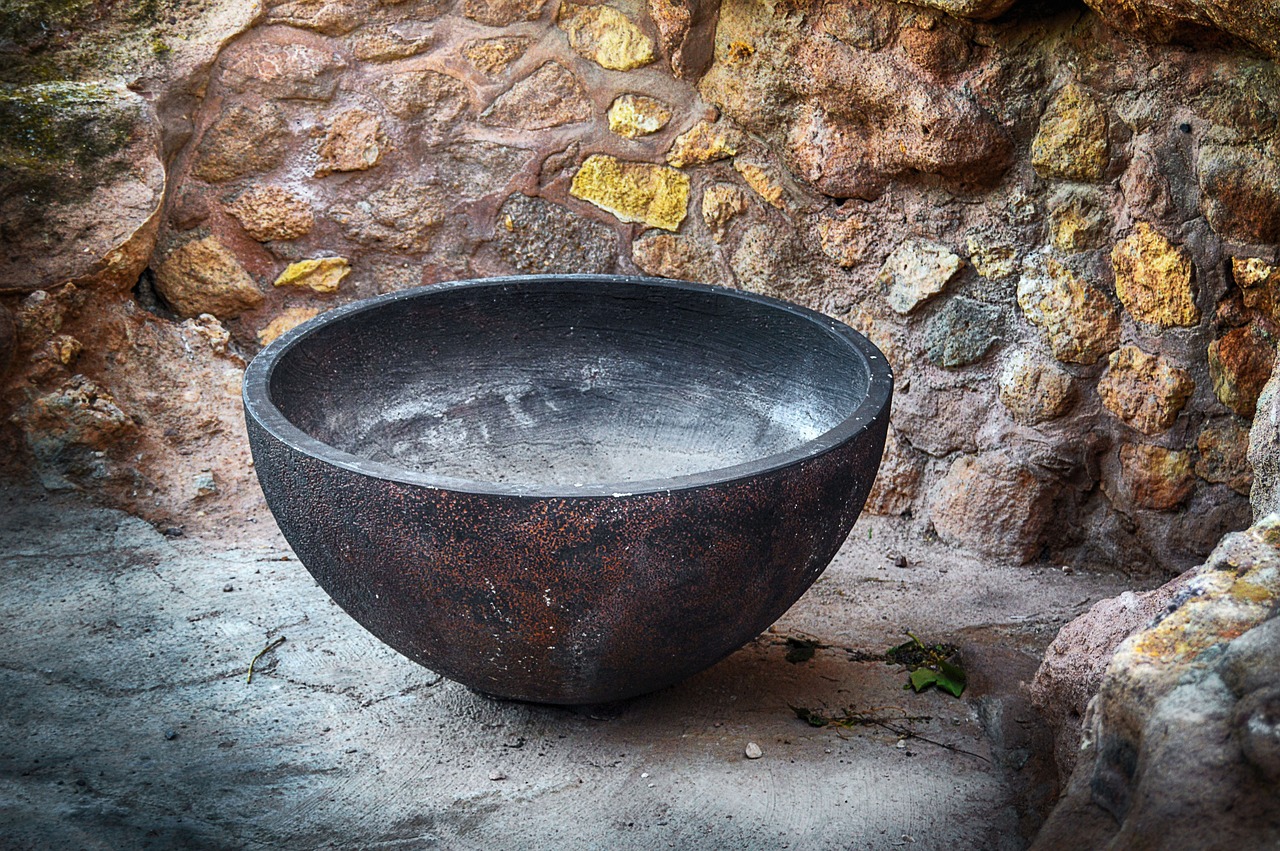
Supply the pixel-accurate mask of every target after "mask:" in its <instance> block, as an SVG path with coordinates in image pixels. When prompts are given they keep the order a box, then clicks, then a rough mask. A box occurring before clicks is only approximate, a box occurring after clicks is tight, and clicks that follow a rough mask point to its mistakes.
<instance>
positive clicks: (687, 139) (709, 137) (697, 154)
mask: <svg viewBox="0 0 1280 851" xmlns="http://www.w3.org/2000/svg"><path fill="white" fill-rule="evenodd" d="M741 144H742V135H741V134H740V133H738V132H737V131H735V130H732V129H729V128H726V127H725V126H724V125H722V124H713V123H711V122H710V121H699V122H698V123H697V124H695V125H693V127H692V128H691V129H690V130H689V131H688V132H686V133H682V134H680V135H679V136H677V137H676V140H675V141H674V142H672V143H671V150H670V151H668V152H667V164H668V165H672V166H675V167H676V168H684V167H685V166H690V165H706V164H707V163H710V162H715V161H716V160H723V159H727V158H728V157H731V156H733V155H734V154H736V153H738V147H739V146H740V145H741Z"/></svg>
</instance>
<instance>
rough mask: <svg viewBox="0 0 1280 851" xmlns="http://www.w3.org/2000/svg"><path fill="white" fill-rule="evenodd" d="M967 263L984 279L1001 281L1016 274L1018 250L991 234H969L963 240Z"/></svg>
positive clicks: (1011, 244)
mask: <svg viewBox="0 0 1280 851" xmlns="http://www.w3.org/2000/svg"><path fill="white" fill-rule="evenodd" d="M965 245H966V246H967V247H968V249H969V262H970V263H972V264H973V269H974V271H975V272H977V273H978V274H979V275H981V276H982V277H984V278H989V279H991V280H993V281H1003V280H1005V279H1006V278H1012V277H1013V276H1014V275H1016V274H1018V249H1017V248H1015V247H1014V245H1013V243H1012V242H1010V241H1008V240H1005V239H1001V238H1000V237H998V236H996V235H994V234H991V233H983V232H980V233H971V234H969V235H968V236H967V237H966V238H965Z"/></svg>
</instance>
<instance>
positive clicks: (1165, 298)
mask: <svg viewBox="0 0 1280 851" xmlns="http://www.w3.org/2000/svg"><path fill="white" fill-rule="evenodd" d="M1111 265H1112V267H1113V268H1114V269H1115V273H1116V295H1117V296H1119V298H1120V301H1121V303H1122V304H1124V306H1125V308H1126V309H1127V310H1128V311H1129V313H1131V314H1132V315H1133V317H1134V318H1135V319H1137V320H1139V321H1141V322H1148V323H1150V324H1152V325H1160V326H1163V327H1166V328H1169V327H1172V326H1175V325H1195V324H1196V323H1197V322H1199V321H1200V310H1199V308H1197V307H1196V302H1195V294H1194V293H1193V292H1192V290H1191V256H1190V255H1189V254H1187V252H1186V249H1184V248H1181V247H1180V246H1176V245H1174V244H1173V243H1172V242H1170V241H1169V240H1168V239H1166V238H1165V237H1164V236H1163V235H1161V234H1160V233H1159V232H1158V231H1157V230H1156V229H1155V228H1153V227H1151V225H1149V224H1147V223H1146V222H1139V223H1138V227H1137V229H1136V230H1135V231H1134V232H1133V233H1132V234H1130V235H1129V236H1128V237H1127V238H1126V239H1124V240H1122V241H1121V242H1118V243H1116V245H1115V247H1114V248H1113V249H1112V250H1111Z"/></svg>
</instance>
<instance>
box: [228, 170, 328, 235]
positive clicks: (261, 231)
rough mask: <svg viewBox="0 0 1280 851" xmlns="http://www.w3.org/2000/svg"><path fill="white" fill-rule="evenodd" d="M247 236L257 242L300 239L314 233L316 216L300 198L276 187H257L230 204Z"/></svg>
mask: <svg viewBox="0 0 1280 851" xmlns="http://www.w3.org/2000/svg"><path fill="white" fill-rule="evenodd" d="M226 209H227V212H228V213H230V214H231V215H232V216H234V217H235V219H236V221H238V222H239V223H240V226H241V227H242V228H244V230H245V233H247V234H249V236H251V237H253V238H254V239H256V240H258V242H270V241H272V240H276V239H297V238H298V237H300V236H304V235H306V234H308V233H310V232H311V228H312V227H314V225H315V216H314V215H313V214H312V212H311V205H309V204H308V203H307V202H306V200H305V199H303V198H302V197H301V196H299V195H295V194H294V193H293V192H290V191H289V190H288V189H285V188H283V187H280V186H276V185H274V184H269V183H266V184H262V183H260V184H255V185H253V186H251V187H249V188H248V189H246V190H245V191H244V192H242V193H240V194H239V195H237V196H236V198H235V200H234V201H232V202H231V203H230V204H228V205H227V208H226Z"/></svg>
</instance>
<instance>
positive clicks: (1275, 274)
mask: <svg viewBox="0 0 1280 851" xmlns="http://www.w3.org/2000/svg"><path fill="white" fill-rule="evenodd" d="M1231 277H1232V279H1233V280H1234V281H1235V282H1236V283H1237V284H1239V285H1240V286H1241V287H1244V288H1245V289H1249V288H1252V287H1256V286H1258V285H1259V284H1266V285H1268V286H1274V285H1276V284H1280V266H1272V265H1271V264H1270V263H1267V262H1266V261H1265V260H1263V259H1262V258H1261V257H1248V258H1246V257H1232V258H1231Z"/></svg>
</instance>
